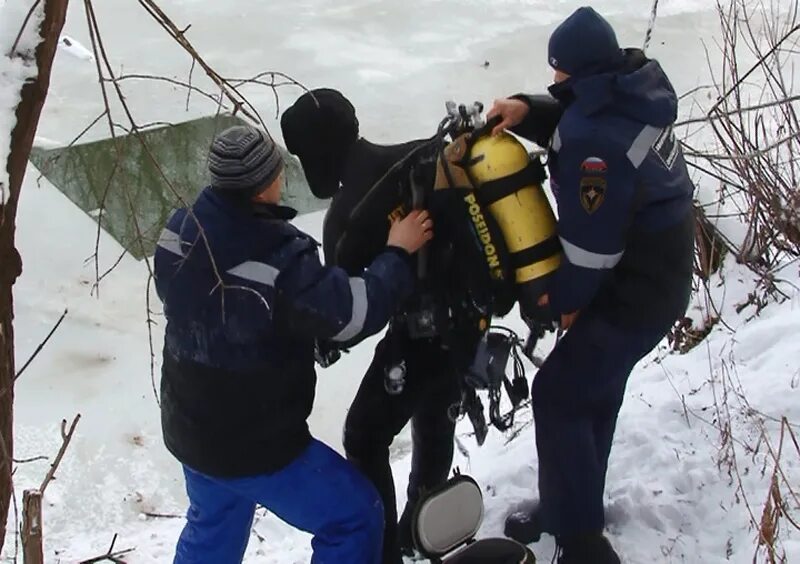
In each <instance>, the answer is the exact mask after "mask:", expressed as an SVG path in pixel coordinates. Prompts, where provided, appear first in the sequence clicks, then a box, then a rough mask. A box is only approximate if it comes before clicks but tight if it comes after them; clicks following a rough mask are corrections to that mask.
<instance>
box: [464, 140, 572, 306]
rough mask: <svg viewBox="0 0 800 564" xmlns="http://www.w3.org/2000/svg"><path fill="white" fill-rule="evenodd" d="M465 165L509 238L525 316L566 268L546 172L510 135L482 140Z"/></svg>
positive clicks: (470, 153)
mask: <svg viewBox="0 0 800 564" xmlns="http://www.w3.org/2000/svg"><path fill="white" fill-rule="evenodd" d="M464 163H465V165H466V168H467V172H468V174H469V176H470V177H471V179H472V181H473V183H474V184H475V185H476V188H477V193H478V199H479V200H480V202H481V204H482V205H483V206H484V207H485V208H488V210H489V213H491V215H492V216H493V217H494V218H495V220H496V221H497V223H498V225H499V226H500V230H501V231H502V233H503V238H504V239H505V242H506V245H507V247H508V251H509V253H510V259H511V263H512V267H513V269H514V272H515V277H516V284H517V289H518V292H519V294H518V299H519V303H520V307H521V308H522V310H523V312H525V310H528V309H529V308H531V307H535V305H536V301H538V299H539V297H540V296H541V295H542V294H543V293H545V291H546V281H547V278H548V277H549V275H550V274H552V273H553V272H555V270H556V269H557V268H558V266H559V264H560V262H561V248H560V244H559V241H558V236H557V233H556V219H555V216H554V215H553V210H552V209H551V207H550V203H549V202H548V201H547V197H546V196H545V193H544V190H543V189H542V181H543V180H544V179H545V177H546V175H545V173H544V167H543V165H542V164H541V163H540V162H539V161H538V159H536V160H533V161H532V160H531V157H530V155H529V154H528V152H527V150H526V149H525V147H524V146H523V145H522V143H520V142H519V141H518V140H517V139H516V138H514V137H513V136H512V135H510V134H508V133H505V132H503V133H501V134H499V135H496V136H492V135H483V136H481V137H479V138H478V139H477V140H476V141H475V142H474V143H472V145H471V147H470V148H469V152H468V154H467V155H466V158H465V159H464Z"/></svg>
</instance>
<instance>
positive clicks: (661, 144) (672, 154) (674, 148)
mask: <svg viewBox="0 0 800 564" xmlns="http://www.w3.org/2000/svg"><path fill="white" fill-rule="evenodd" d="M680 149H681V148H680V145H679V144H678V140H677V139H676V138H675V132H674V131H673V130H672V128H671V127H667V128H665V129H664V131H662V132H661V135H659V136H658V139H656V142H655V143H653V150H654V151H655V152H656V154H657V155H658V158H660V159H661V162H662V163H664V166H665V167H667V168H668V169H672V167H673V166H674V165H675V160H676V159H677V158H678V154H679V153H680Z"/></svg>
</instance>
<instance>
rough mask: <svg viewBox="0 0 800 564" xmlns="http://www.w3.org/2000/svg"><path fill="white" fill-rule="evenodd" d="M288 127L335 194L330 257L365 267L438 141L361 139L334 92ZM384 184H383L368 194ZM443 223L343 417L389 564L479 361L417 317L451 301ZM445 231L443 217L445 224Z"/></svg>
mask: <svg viewBox="0 0 800 564" xmlns="http://www.w3.org/2000/svg"><path fill="white" fill-rule="evenodd" d="M281 126H282V128H283V134H284V139H285V141H286V145H287V148H288V149H289V151H290V152H291V153H293V154H295V155H298V156H299V157H300V160H301V162H302V165H303V169H304V171H305V174H306V177H307V179H308V181H309V185H310V187H311V190H312V192H313V193H314V194H315V195H316V196H317V197H319V198H332V199H333V200H332V203H331V206H330V208H329V210H328V212H327V214H326V216H325V223H324V227H323V251H324V255H325V262H326V263H328V264H332V263H335V264H337V265H339V266H341V267H343V268H345V269H346V270H347V271H348V272H350V273H351V274H356V273H357V272H360V271H361V270H362V269H363V268H364V267H365V266H366V265H368V264H369V261H370V258H371V257H372V256H374V254H375V252H376V251H378V250H379V247H377V246H376V244H377V243H379V242H380V241H381V240H385V236H384V235H385V233H384V232H385V231H386V230H387V229H388V227H389V225H390V223H389V221H387V215H391V214H392V213H393V212H395V213H403V212H402V211H401V210H398V209H397V208H398V205H397V204H398V202H399V203H400V204H401V206H403V207H405V211H408V209H410V207H411V206H412V202H411V193H410V189H409V182H410V181H409V174H410V170H411V168H415V169H416V172H415V173H416V174H418V175H422V176H424V177H425V178H426V179H427V180H428V182H427V184H432V178H433V171H434V168H433V167H434V166H435V155H436V147H435V145H433V144H431V143H430V141H428V140H424V139H421V140H416V141H410V142H407V143H401V144H397V145H376V144H374V143H371V142H369V141H367V140H366V139H364V138H363V137H360V136H359V132H358V120H357V118H356V115H355V110H354V109H353V106H352V105H351V104H350V102H349V101H348V100H347V99H346V98H345V97H344V96H343V95H342V94H341V93H339V92H337V91H334V90H329V89H319V90H315V91H313V92H311V93H307V94H305V95H304V96H302V97H301V98H300V99H298V101H297V102H296V103H295V104H294V105H293V106H292V107H291V108H289V109H287V110H286V112H285V113H284V115H283V117H282V120H281ZM404 159H405V161H404ZM403 161H404V162H403ZM398 163H401V164H399V165H398ZM387 173H388V174H387ZM376 184H377V188H376V190H375V191H370V190H371V188H373V186H375V185H376ZM368 192H370V197H371V202H370V203H371V204H373V205H374V210H370V213H359V214H358V216H359V217H358V219H354V217H353V215H354V214H353V212H354V210H356V209H357V208H358V206H359V205H360V204H362V203H363V202H364V200H365V197H366V196H367V193H368ZM434 217H435V214H434ZM436 221H437V223H436V237H435V238H434V242H432V244H431V245H430V247H429V249H428V252H429V257H430V260H429V261H428V263H429V264H430V272H429V273H428V276H427V277H426V280H427V282H426V283H424V284H420V285H419V288H418V291H417V292H416V294H415V296H414V297H412V298H411V300H409V302H408V303H407V304H406V306H405V307H404V308H403V309H401V311H399V312H398V313H397V315H396V316H395V317H394V318H393V320H392V321H391V322H390V325H389V329H388V331H387V333H386V336H385V337H384V338H383V340H381V342H380V343H379V344H378V346H377V348H376V350H375V355H374V357H373V360H372V363H371V365H370V367H369V368H368V370H367V372H366V374H365V376H364V379H363V381H362V383H361V387H360V389H359V391H358V394H357V395H356V398H355V400H354V401H353V404H352V406H351V408H350V410H349V413H348V416H347V420H346V423H345V430H344V447H345V451H346V454H347V458H348V459H349V460H350V461H351V462H352V463H353V464H354V465H356V466H357V467H358V468H359V469H361V470H362V471H363V472H364V474H366V475H367V476H368V477H369V478H370V479H371V480H372V482H373V483H374V484H375V486H376V488H377V489H378V491H379V493H380V495H381V498H382V500H383V504H384V511H385V527H386V528H385V534H384V552H383V554H384V557H383V562H384V564H398V563H401V562H402V557H401V553H409V552H410V550H411V548H412V539H411V532H410V518H411V514H412V512H413V508H414V503H415V501H416V500H417V498H418V496H419V493H420V491H421V490H423V489H430V488H433V487H435V486H438V485H440V484H442V483H444V482H445V481H446V480H447V478H448V475H449V472H450V466H451V463H452V459H453V445H454V431H455V422H454V420H453V418H452V417H451V415H450V414H451V410H450V408H451V406H454V405H458V404H459V402H460V398H461V388H460V378H459V373H460V372H459V371H460V370H463V369H464V368H465V363H466V362H468V360H471V356H470V357H469V359H468V360H460V358H465V356H464V355H462V354H460V353H459V351H457V350H454V349H453V348H449V347H448V345H447V343H446V342H445V340H444V339H443V338H442V337H441V336H440V335H431V336H426V335H425V334H424V332H419V331H416V330H415V329H414V324H413V323H409V320H410V319H414V318H415V316H414V313H415V311H416V305H417V304H418V303H419V299H420V296H421V295H422V294H423V293H424V294H425V295H426V296H428V297H430V296H435V297H434V298H433V299H432V301H433V302H437V303H446V301H447V300H446V288H445V286H446V282H447V280H448V274H447V272H446V267H445V265H446V264H447V260H446V258H445V255H446V253H447V248H446V247H447V245H446V237H444V236H441V235H442V233H441V232H440V231H439V223H438V220H436ZM446 229H447V227H446V222H445V223H444V224H442V230H443V231H445V230H446ZM423 286H424V288H423ZM461 341H463V340H461ZM467 356H469V355H467ZM409 420H410V421H411V423H412V433H413V456H412V468H411V474H410V477H409V486H408V492H407V493H408V503H407V504H406V507H405V510H404V512H403V515H402V517H401V519H400V523H399V526H398V519H397V511H396V501H395V488H394V480H393V478H392V472H391V467H390V464H389V447H390V445H391V444H392V441H393V440H394V438H395V437H396V436H397V435H398V433H400V431H401V430H402V429H403V428H404V427H405V425H406V424H407V423H408V422H409Z"/></svg>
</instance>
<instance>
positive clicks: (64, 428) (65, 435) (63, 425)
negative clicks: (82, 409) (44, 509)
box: [39, 413, 81, 495]
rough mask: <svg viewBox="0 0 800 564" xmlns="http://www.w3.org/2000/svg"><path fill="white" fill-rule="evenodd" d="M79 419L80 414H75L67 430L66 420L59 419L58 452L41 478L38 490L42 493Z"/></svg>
mask: <svg viewBox="0 0 800 564" xmlns="http://www.w3.org/2000/svg"><path fill="white" fill-rule="evenodd" d="M80 420H81V414H80V413H79V414H78V415H76V416H75V419H73V420H72V424H71V425H70V426H69V431H67V420H66V419H62V420H61V448H59V449H58V453H57V454H56V457H55V459H53V463H52V464H51V465H50V470H48V471H47V475H46V476H45V477H44V480H42V485H41V486H39V491H40V492H41V493H42V495H44V492H45V490H46V489H47V486H48V484H50V482H51V481H52V480H53V478H55V475H56V470H58V466H59V464H61V459H62V458H64V454H65V453H66V452H67V447H68V446H69V443H70V441H72V435H73V433H75V427H76V426H77V425H78V421H80Z"/></svg>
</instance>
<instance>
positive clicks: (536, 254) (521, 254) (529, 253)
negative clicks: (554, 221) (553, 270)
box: [510, 235, 561, 268]
mask: <svg viewBox="0 0 800 564" xmlns="http://www.w3.org/2000/svg"><path fill="white" fill-rule="evenodd" d="M560 251H561V241H560V240H559V238H558V236H557V235H553V236H552V237H550V238H549V239H545V240H544V241H542V242H541V243H538V244H536V245H534V246H533V247H528V248H527V249H523V250H521V251H517V252H515V253H511V256H510V261H511V266H512V268H524V267H526V266H528V265H531V264H535V263H537V262H539V261H542V260H545V259H548V258H550V257H552V256H553V255H555V254H558V253H559V252H560Z"/></svg>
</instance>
